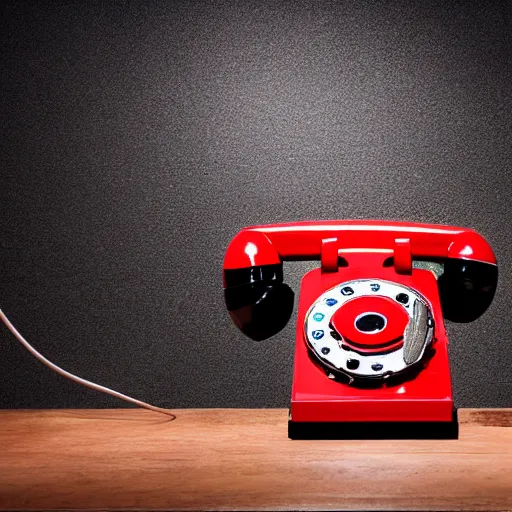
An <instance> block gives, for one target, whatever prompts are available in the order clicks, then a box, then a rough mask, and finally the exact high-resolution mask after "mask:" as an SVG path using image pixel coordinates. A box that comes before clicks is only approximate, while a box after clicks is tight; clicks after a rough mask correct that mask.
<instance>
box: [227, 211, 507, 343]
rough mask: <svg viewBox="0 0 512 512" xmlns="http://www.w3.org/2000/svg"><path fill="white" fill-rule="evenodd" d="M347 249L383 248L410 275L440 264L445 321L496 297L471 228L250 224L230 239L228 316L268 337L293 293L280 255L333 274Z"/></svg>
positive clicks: (478, 310)
mask: <svg viewBox="0 0 512 512" xmlns="http://www.w3.org/2000/svg"><path fill="white" fill-rule="evenodd" d="M351 248H356V249H360V250H362V251H363V250H368V249H377V250H384V251H386V250H387V251H388V252H389V255H390V257H391V258H393V259H392V261H393V265H394V267H395V270H396V271H397V273H399V274H407V273H410V272H411V271H412V262H413V260H432V261H436V262H439V263H441V264H443V267H444V271H443V273H442V275H441V276H440V277H439V279H438V286H439V295H440V299H441V306H442V310H443V316H444V317H445V318H447V319H448V320H452V321H456V322H471V321H473V320H475V319H476V318H478V317H479V316H480V315H481V314H482V313H483V312H484V311H485V310H486V309H487V308H488V306H489V305H490V303H491V302H492V299H493V297H494V292H495V290H496V285H497V279H498V268H497V265H496V258H495V256H494V253H493V251H492V249H491V247H490V246H489V244H488V243H487V242H486V240H485V239H484V238H483V237H482V236H480V235H479V234H478V233H476V232H475V231H472V230H468V229H464V228H459V227H451V226H440V225H433V224H419V223H405V222H378V221H324V222H297V223H289V224H275V225H266V226H252V227H248V228H245V229H243V230H242V231H240V232H239V233H238V234H237V235H236V236H235V238H234V239H233V240H232V241H231V243H230V245H229V247H228V249H227V252H226V256H225V259H224V274H223V278H224V287H225V289H224V293H225V300H226V306H227V309H228V311H229V314H230V315H231V318H232V319H233V321H234V322H235V324H236V325H237V326H238V327H239V328H240V329H241V330H242V332H244V333H245V334H246V335H247V336H249V337H250V338H252V339H254V340H263V339H266V338H268V337H270V336H273V335H274V334H276V333H277V332H279V331H280V330H281V329H282V328H283V327H284V326H285V325H286V323H287V322H288V320H289V318H290V316H291V313H292V310H293V298H294V294H293V291H292V290H291V289H290V287H289V286H288V285H286V284H285V283H284V282H283V261H293V260H295V261H296V260H319V261H320V262H321V266H322V269H323V270H324V271H327V272H328V271H331V272H332V271H336V270H337V268H338V260H339V257H340V256H341V255H342V254H343V252H344V251H346V250H347V249H351Z"/></svg>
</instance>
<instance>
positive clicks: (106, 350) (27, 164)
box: [0, 0, 512, 407]
mask: <svg viewBox="0 0 512 512" xmlns="http://www.w3.org/2000/svg"><path fill="white" fill-rule="evenodd" d="M0 24H1V48H0V49H1V91H0V93H1V94H0V102H1V113H2V119H1V141H0V143H1V161H0V172H1V189H0V201H1V203H0V204H1V212H0V222H1V229H0V244H1V252H0V257H1V259H0V261H1V264H0V289H1V306H2V308H3V310H4V311H5V312H6V313H7V314H8V315H9V316H10V317H11V318H12V320H13V322H14V323H15V325H17V326H18V328H19V329H20V330H21V332H22V333H24V334H25V335H26V337H27V338H28V339H29V340H30V341H32V342H33V343H34V344H35V345H36V346H37V347H38V348H39V349H40V350H41V351H42V352H43V353H44V354H45V355H46V356H47V357H49V358H50V359H52V360H54V361H55V362H57V363H58V364H60V365H62V366H64V367H65V368H66V369H68V370H70V371H74V372H77V373H78V374H80V375H81V376H83V377H87V378H90V379H92V380H95V381H98V382H100V383H102V384H105V385H108V386H113V387H115V388H116V389H118V390H120V391H123V392H125V393H129V394H134V395H136V396H137V397H140V398H142V399H146V400H149V401H152V402H155V403H157V404H160V405H163V406H171V407H217V406H224V407H225V406H227V407H240V406H247V407H265V406H269V407H274V406H280V407H285V406H286V405H287V404H288V400H289V391H290V384H291V373H292V357H293V342H292V339H293V334H294V325H293V322H290V324H289V325H288V326H287V328H286V329H285V330H284V331H283V332H281V333H280V334H279V335H277V336H275V337H274V338H272V339H270V340H268V341H265V342H261V343H255V342H252V341H250V340H248V339H246V338H244V336H243V335H242V334H240V333H239V332H238V331H237V330H236V328H235V327H234V326H233V325H232V324H231V322H230V320H229V317H228V315H227V313H226V312H225V310H224V305H223V296H222V288H221V267H222V259H223V254H224V250H225V247H226V246H227V244H228V243H229V241H230V239H231V237H232V236H233V235H234V234H235V233H236V232H237V231H238V230H239V229H240V228H241V227H243V226H245V225H250V224H257V223H270V222H284V221H292V220H301V219H329V218H335V219H343V218H385V219H398V220H400V219H403V220H414V221H427V222H439V223H446V224H457V225H464V226H468V227H472V228H474V229H476V230H477V231H479V232H480V233H482V234H483V235H484V236H485V237H487V239H488V240H489V241H490V243H491V244H492V245H493V247H494V249H495V252H496V254H497V257H498V260H499V264H500V269H501V274H500V283H499V288H498V292H497V298H496V300H495V302H494V303H493V305H492V307H491V308H490V310H489V311H488V312H487V314H486V315H485V316H483V317H482V318H481V319H479V320H478V321H476V322H474V323H472V324H466V325H457V324H449V325H448V331H449V335H450V338H451V363H452V367H453V376H454V388H455V395H456V400H457V405H459V406H512V398H511V396H512V378H511V373H510V372H511V368H512V355H511V349H510V346H511V345H510V334H511V331H512V315H510V313H509V307H510V301H509V291H508V290H509V289H510V286H511V285H512V276H511V272H510V268H511V263H512V261H511V254H510V250H509V246H510V237H511V234H512V233H511V227H510V193H511V183H512V174H511V172H510V171H511V168H510V167H511V165H510V163H511V157H512V92H511V91H512V3H511V2H499V1H493V2H483V1H479V2H466V1H463V2H462V1H461V2H452V1H439V2H435V1H430V2H411V1H403V2H360V1H356V0H354V1H352V2H343V1H340V2H313V1H311V2H308V1H306V2H291V1H290V2H273V1H272V2H271V1H268V2H260V1H253V2H245V1H233V2H219V3H215V2H206V1H205V2H166V1H148V2H69V1H66V2H64V1H60V2H48V3H43V2H33V3H32V4H29V3H23V2H10V3H6V2H3V3H2V7H1V21H0ZM313 266H314V264H304V263H300V264H299V263H297V264H290V265H288V267H287V269H286V271H287V276H288V282H289V284H291V285H292V287H293V288H294V289H295V290H296V291H298V285H299V281H300V278H301V276H302V274H303V273H304V271H305V270H306V269H308V268H312V267H313ZM0 374H1V383H0V407H103V406H115V407H117V406H122V405H123V403H122V402H118V401H116V400H114V399H112V398H110V397H106V396H103V395H100V394H97V393H95V392H92V391H89V390H86V389H83V388H81V387H80V386H78V385H75V384H72V383H69V382H68V381H66V380H65V379H63V378H61V377H60V376H57V375H55V374H53V373H51V372H50V371H49V370H48V369H46V368H45V367H43V366H42V365H41V364H40V363H39V362H37V361H36V360H35V359H33V358H32V356H30V355H29V354H28V353H27V352H26V351H25V350H24V349H23V348H22V347H21V346H20V345H18V344H17V342H16V341H15V340H14V338H13V337H12V336H10V335H9V333H8V331H7V330H6V329H5V328H3V327H2V328H0Z"/></svg>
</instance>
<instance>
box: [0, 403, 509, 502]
mask: <svg viewBox="0 0 512 512" xmlns="http://www.w3.org/2000/svg"><path fill="white" fill-rule="evenodd" d="M175 412H176V415H177V419H176V420H174V421H169V420H168V419H167V418H166V417H165V416H163V415H159V414H157V413H153V412H150V411H146V410H133V409H119V410H118V409H116V410H112V409H110V410H53V411H51V410H41V411H35V410H34V411H1V412H0V446H1V454H0V509H2V510H35V509H39V510H41V509H45V510H48V509H92V510H115V509H125V510H126V509H131V510H133V509H144V510H162V509H164V510H165V509H167V510H169V509H180V510H189V509H200V510H228V509H238V510H240V509H242V510H255V509H258V510H284V509H293V510H304V509H323V510H326V509H352V510H353V509H359V510H361V509H363V510H376V509H387V510H390V509H392V510H436V509H437V510H512V410H503V409H502V410H496V409H493V410H471V409H466V410H460V411H459V418H460V422H461V428H460V438H459V440H456V441H447V440H443V441H410V440H408V441H290V440H289V439H288V438H287V411H286V410H283V409H271V410H268V409H266V410H243V409H242V410H240V409H238V410H237V409H215V410H212V409H203V410H197V409H196V410H177V411H175Z"/></svg>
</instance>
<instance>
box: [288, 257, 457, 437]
mask: <svg viewBox="0 0 512 512" xmlns="http://www.w3.org/2000/svg"><path fill="white" fill-rule="evenodd" d="M344 259H345V261H346V263H347V266H346V267H341V268H339V270H338V271H337V272H335V273H325V272H322V270H321V269H314V270H312V271H311V272H309V273H308V274H306V275H305V276H304V278H303V280H302V285H301V291H300V299H299V312H298V320H297V335H296V345H295V363H294V373H293V385H292V398H291V407H290V419H289V425H288V435H289V437H290V438H291V439H319V438H337V439H371V438H377V439H383V438H388V439H389V438H390V439H404V438H416V439H418V438H430V439H432V438H435V439H453V438H457V436H458V422H457V413H456V410H455V408H454V405H453V398H452V390H451V379H450V367H449V361H448V340H447V337H446V332H445V330H444V327H442V326H438V329H436V335H435V340H432V341H435V343H434V344H433V346H428V347H427V353H426V354H424V355H423V357H422V358H421V360H420V361H419V362H418V363H417V366H416V368H411V367H408V368H407V372H404V373H401V372H400V371H398V372H396V373H395V372H393V373H390V374H388V375H386V370H387V366H388V365H389V367H391V368H392V367H393V366H394V365H395V360H394V357H395V356H394V355H393V354H394V353H395V352H393V351H391V352H387V350H386V347H383V348H382V349H381V350H380V351H378V352H377V353H374V354H372V353H364V352H362V350H364V348H368V347H372V346H373V347H375V345H376V344H373V345H367V346H366V347H359V346H354V343H357V342H356V341H355V340H350V341H349V343H350V346H344V345H343V344H340V343H339V339H336V338H339V336H338V335H336V332H335V331H333V330H332V329H331V328H332V327H333V326H332V323H333V321H335V320H336V317H335V316H334V315H333V316H332V317H330V318H331V320H330V321H329V309H330V308H333V307H339V310H340V313H341V312H342V311H343V310H342V309H341V308H343V307H344V305H346V306H348V307H345V308H344V309H348V308H349V307H350V306H352V305H354V306H355V307H352V308H350V309H352V310H353V311H350V310H349V311H346V314H345V321H346V322H345V323H346V324H347V325H346V326H343V325H341V326H337V327H338V329H339V330H341V331H347V336H346V339H347V340H349V339H350V338H349V335H351V336H350V337H351V338H352V337H353V338H357V334H358V333H357V332H356V331H354V332H351V331H353V329H351V327H352V324H353V323H354V320H355V318H356V317H357V316H358V315H359V314H360V312H359V311H358V310H359V308H358V307H357V304H355V301H358V302H360V303H361V308H362V311H361V313H363V312H365V311H364V310H367V309H368V308H369V309H371V311H372V313H376V314H377V315H379V314H382V316H383V317H386V318H387V322H388V325H387V326H386V329H387V330H388V332H392V329H394V328H396V329H397V332H398V336H397V337H399V336H400V332H399V331H400V330H402V331H403V322H402V321H403V320H404V318H402V317H401V314H400V313H402V311H401V310H402V309H403V311H404V312H407V310H408V309H410V308H413V300H414V299H413V294H414V295H416V294H417V295H418V296H420V297H429V298H431V300H430V301H429V302H430V304H429V306H430V309H431V311H432V316H433V317H434V318H441V317H442V314H441V306H440V303H439V299H438V293H437V280H436V277H435V276H434V274H433V273H432V272H431V271H430V270H423V269H413V270H412V273H411V275H399V274H397V273H396V271H395V269H394V267H393V266H388V267H385V266H384V264H385V259H386V255H385V254H384V255H383V254H372V253H350V254H347V255H345V256H344ZM375 268H378V269H379V272H378V273H379V278H378V279H376V278H374V277H375V271H373V272H372V269H375ZM347 283H349V284H347ZM352 283H355V284H352ZM386 285H388V286H389V290H386V289H385V287H386ZM347 288H350V289H347ZM342 290H344V292H345V293H350V295H346V296H343V295H342ZM352 291H353V293H352ZM388 296H389V297H388ZM397 296H398V297H399V299H400V300H402V301H405V300H406V299H407V303H405V304H403V303H400V302H398V301H397V300H396V297H397ZM340 297H341V298H342V299H343V298H346V299H348V300H346V302H345V304H344V305H342V306H339V303H340V302H341V300H340ZM319 298H320V300H319ZM372 299H374V300H373V301H372ZM330 300H331V301H332V300H337V301H338V302H337V303H336V304H333V305H332V306H329V305H328V304H329V303H330ZM393 300H394V301H395V302H396V305H394V304H392V302H391V301H393ZM393 306H394V307H393ZM395 309H396V311H395ZM322 315H325V316H323V317H322ZM315 316H316V319H320V320H319V321H317V320H316V319H315ZM362 318H364V317H362ZM377 318H378V317H377ZM370 320H371V319H370ZM393 322H394V323H395V324H397V325H390V324H392V323H393ZM319 327H324V329H323V330H324V334H323V336H322V337H321V338H318V339H315V338H313V337H312V336H308V334H310V333H311V332H315V333H317V334H316V337H318V336H319V335H318V331H319V330H321V329H319ZM308 328H309V330H310V333H308V332H307V331H308ZM312 329H314V330H313V331H311V330H312ZM305 331H306V337H308V341H311V342H312V343H310V344H306V343H304V336H305ZM333 335H334V336H335V338H333V337H332V336H333ZM373 337H375V335H373V334H372V335H367V336H366V337H365V336H364V335H363V334H361V336H360V337H359V338H362V340H360V341H364V338H366V340H370V342H372V341H373V340H372V338H373ZM313 343H314V344H315V345H316V346H312V344H313ZM308 345H309V346H308ZM377 345H378V344H377ZM393 348H394V347H393V346H391V347H390V349H393ZM354 349H355V350H354ZM325 352H328V353H327V354H324V353H325ZM333 352H336V353H335V354H333ZM317 354H318V355H317ZM326 355H328V356H331V357H330V359H331V362H329V361H326V360H325V359H324V358H325V356H326ZM318 356H320V357H318ZM322 356H323V357H322ZM322 359H323V360H322ZM340 361H341V364H340ZM332 362H335V363H336V365H333V364H332ZM356 365H358V367H357V368H355V366H356ZM331 366H332V369H331V368H330V367H331ZM347 366H348V368H347ZM372 366H373V368H374V369H372ZM339 367H342V368H346V369H347V373H345V372H344V371H341V372H340V370H339ZM362 367H365V369H363V370H362V371H361V374H362V376H364V379H363V378H361V379H357V376H356V375H355V374H354V372H356V371H358V370H359V369H360V368H362ZM395 369H396V368H393V370H395ZM398 370H400V369H398ZM404 370H405V368H404ZM368 373H369V374H368ZM372 373H373V374H375V377H374V378H372V377H373V375H372ZM326 377H327V378H326Z"/></svg>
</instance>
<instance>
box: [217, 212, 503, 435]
mask: <svg viewBox="0 0 512 512" xmlns="http://www.w3.org/2000/svg"><path fill="white" fill-rule="evenodd" d="M292 260H319V261H320V268H318V269H315V270H313V271H311V272H309V273H308V274H306V276H305V277H304V279H303V282H302V286H301V294H300V302H299V314H298V322H297V337H296V354H295V371H294V385H293V388H292V405H291V417H292V418H291V424H293V425H296V424H301V423H305V422H308V423H311V422H313V423H315V422H317V423H318V422H325V421H327V422H342V423H344V424H345V425H348V424H349V423H352V424H354V422H355V423H360V422H363V423H368V422H370V423H373V425H376V424H378V423H379V422H388V424H389V422H425V421H426V422H441V424H444V423H446V422H451V423H453V401H452V396H451V384H450V375H449V366H448V356H447V350H446V345H447V339H446V332H445V329H444V323H443V318H447V319H450V320H454V321H459V322H469V321H472V320H475V319H476V318H478V317H479V316H480V315H481V314H482V313H483V312H484V311H485V310H486V309H487V307H488V306H489V305H490V303H491V301H492V299H493V296H494V293H495V290H496V284H497V276H498V270H497V265H496V258H495V256H494V254H493V251H492V249H491V247H490V246H489V244H488V243H487V242H486V241H485V239H484V238H483V237H482V236H480V235H479V234H478V233H476V232H475V231H472V230H469V229H464V228H460V227H451V226H440V225H433V224H418V223H405V222H378V221H322V222H297V223H289V224H276V225H267V226H253V227H248V228H245V229H243V230H242V231H240V232H239V233H238V234H237V235H236V236H235V238H234V239H233V240H232V242H231V244H230V245H229V247H228V249H227V252H226V257H225V260H224V274H223V279H224V286H225V299H226V305H227V308H228V311H229V313H230V315H231V317H232V319H233V320H234V322H235V324H236V325H237V326H238V327H239V328H240V329H241V330H242V331H243V332H244V333H245V334H246V335H248V336H249V337H251V338H253V339H255V340H262V339H265V338H268V337H270V336H272V335H273V334H275V333H277V332H278V331H280V330H281V329H282V328H283V327H284V326H285V325H286V323H287V321H288V320H289V318H290V316H291V313H292V311H293V299H294V294H293V292H292V290H291V289H290V288H289V287H288V286H287V285H286V284H284V282H283V262H284V261H292ZM370 384H371V385H370ZM369 385H370V386H369ZM430 425H433V423H430ZM293 431H295V430H293ZM291 432H292V430H291ZM290 435H291V437H295V436H293V435H292V434H290Z"/></svg>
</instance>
